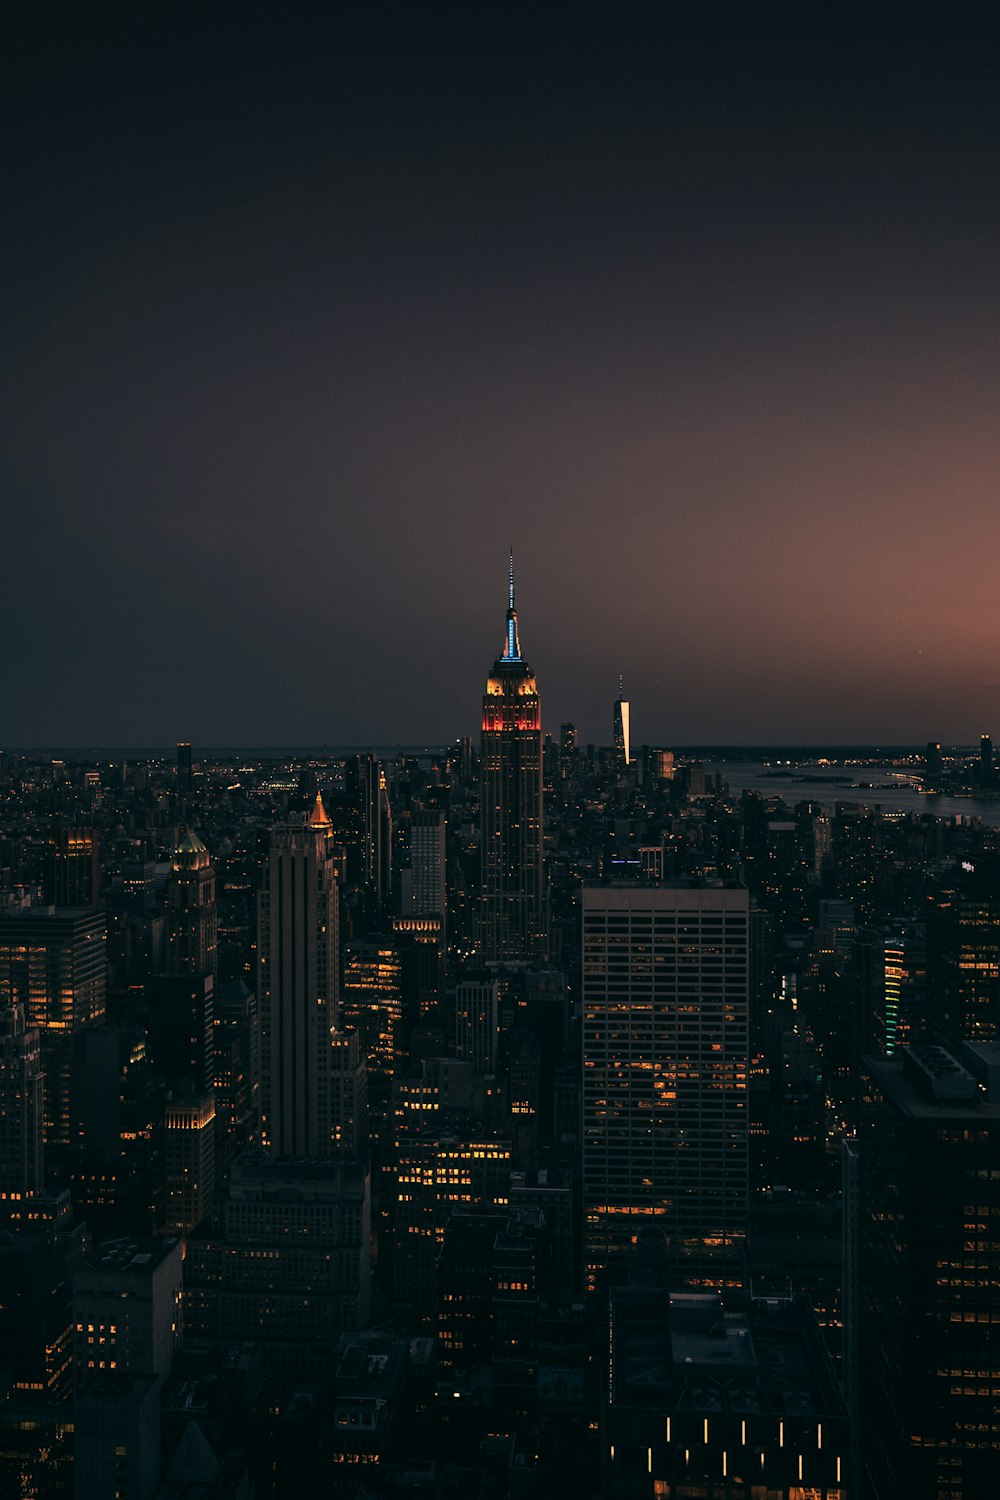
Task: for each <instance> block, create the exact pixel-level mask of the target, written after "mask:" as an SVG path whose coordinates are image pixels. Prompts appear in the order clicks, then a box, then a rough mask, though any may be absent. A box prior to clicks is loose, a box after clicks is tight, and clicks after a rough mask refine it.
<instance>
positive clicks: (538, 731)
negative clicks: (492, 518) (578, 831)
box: [480, 553, 545, 962]
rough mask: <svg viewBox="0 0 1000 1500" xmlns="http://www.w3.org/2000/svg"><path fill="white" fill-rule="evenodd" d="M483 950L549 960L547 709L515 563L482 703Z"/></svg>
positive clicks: (487, 955) (495, 955) (498, 956)
mask: <svg viewBox="0 0 1000 1500" xmlns="http://www.w3.org/2000/svg"><path fill="white" fill-rule="evenodd" d="M481 765H482V785H481V808H482V874H483V890H482V911H481V929H480V931H481V948H482V956H483V958H484V959H485V960H486V961H487V962H493V961H500V962H506V961H511V960H513V961H517V960H523V959H532V958H541V957H542V956H543V955H544V953H545V904H544V899H543V887H542V703H541V699H540V698H539V696H538V684H537V683H536V681H535V674H534V672H533V671H532V670H531V667H530V666H529V665H528V663H527V662H526V661H525V660H524V658H523V657H522V655H521V643H520V641H519V640H518V633H517V611H516V609H515V608H514V554H513V553H511V558H510V583H509V591H508V598H507V632H506V638H505V640H504V647H503V651H502V653H501V655H500V656H499V657H498V659H497V660H496V661H495V662H494V663H493V670H492V671H491V672H490V675H489V678H488V679H487V682H486V692H485V695H484V697H483V739H482V756H481Z"/></svg>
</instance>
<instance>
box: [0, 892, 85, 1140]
mask: <svg viewBox="0 0 1000 1500" xmlns="http://www.w3.org/2000/svg"><path fill="white" fill-rule="evenodd" d="M106 984H107V929H106V925H105V917H104V913H103V912H102V911H98V910H96V909H94V908H91V907H66V908H62V907H56V908H52V907H43V908H40V909H38V910H31V911H22V912H8V913H3V914H0V1008H3V1007H5V1006H7V1005H10V1004H11V1003H12V1002H14V1001H20V1003H21V1004H22V1005H23V1006H24V1015H25V1024H26V1025H27V1026H29V1027H37V1029H38V1033H39V1041H40V1043H41V1048H42V1061H43V1064H44V1066H45V1143H46V1146H53V1145H60V1146H65V1145H69V1142H70V1052H71V1047H72V1038H73V1037H74V1036H75V1035H76V1033H77V1032H78V1031H80V1030H81V1029H82V1028H83V1027H85V1026H88V1025H90V1024H91V1023H92V1022H96V1021H102V1020H103V1019H104V1004H105V992H106Z"/></svg>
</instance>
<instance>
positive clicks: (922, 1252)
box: [845, 1043, 1000, 1500]
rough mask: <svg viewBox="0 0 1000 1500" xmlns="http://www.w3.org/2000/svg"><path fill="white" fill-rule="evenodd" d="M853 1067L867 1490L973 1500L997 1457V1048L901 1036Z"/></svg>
mask: <svg viewBox="0 0 1000 1500" xmlns="http://www.w3.org/2000/svg"><path fill="white" fill-rule="evenodd" d="M864 1069H865V1073H866V1074H867V1077H866V1079H865V1087H864V1099H863V1106H862V1114H861V1125H860V1129H859V1132H858V1136H857V1140H856V1143H854V1153H853V1154H854V1157H855V1161H856V1166H855V1170H854V1172H853V1173H851V1174H849V1175H848V1177H847V1178H846V1179H845V1182H846V1185H847V1187H848V1201H847V1203H846V1204H845V1213H846V1216H847V1220H848V1225H849V1226H850V1230H851V1234H852V1236H853V1241H854V1242H853V1244H852V1243H851V1241H850V1239H849V1241H848V1252H849V1253H848V1265H849V1274H850V1277H851V1282H850V1284H849V1287H848V1291H849V1296H848V1299H847V1300H848V1307H849V1319H848V1329H847V1336H848V1350H849V1387H850V1391H851V1396H852V1401H853V1403H854V1405H855V1408H856V1417H857V1419H858V1423H859V1429H860V1431H859V1435H860V1441H861V1457H862V1466H863V1470H864V1473H865V1477H866V1485H865V1487H864V1493H865V1494H870V1495H872V1496H874V1497H876V1500H940V1497H942V1496H948V1497H949V1500H974V1497H978V1496H980V1495H986V1494H989V1493H991V1492H992V1491H993V1490H995V1488H996V1476H997V1473H998V1466H1000V1432H998V1429H997V1396H996V1393H997V1387H998V1382H1000V1351H998V1348H997V1344H996V1341H995V1339H994V1338H993V1330H994V1329H995V1328H996V1326H997V1324H998V1322H1000V1288H998V1283H997V1251H996V1233H997V1231H996V1225H997V1224H998V1222H1000V1175H998V1173H997V1161H998V1160H1000V1049H998V1047H997V1045H996V1043H977V1044H971V1045H970V1044H967V1045H966V1046H964V1047H963V1048H962V1049H961V1051H960V1052H956V1054H955V1055H954V1056H953V1055H951V1054H950V1053H949V1052H947V1051H946V1050H945V1049H944V1048H943V1047H937V1046H926V1045H923V1046H913V1047H901V1048H900V1049H899V1050H898V1052H897V1053H896V1055H895V1056H894V1057H891V1058H886V1057H877V1056H870V1057H866V1058H865V1059H864ZM852 1493H853V1491H852Z"/></svg>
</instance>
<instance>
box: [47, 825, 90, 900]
mask: <svg viewBox="0 0 1000 1500" xmlns="http://www.w3.org/2000/svg"><path fill="white" fill-rule="evenodd" d="M100 890H101V865H100V860H99V857H98V841H97V833H96V831H95V830H94V829H93V828H57V829H55V830H54V831H53V832H52V833H50V834H48V835H47V836H46V839H45V855H44V858H43V862H42V899H43V900H44V901H45V902H46V903H47V904H48V905H49V906H96V905H97V903H98V901H99V899H100Z"/></svg>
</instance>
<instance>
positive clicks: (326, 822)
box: [309, 792, 332, 828]
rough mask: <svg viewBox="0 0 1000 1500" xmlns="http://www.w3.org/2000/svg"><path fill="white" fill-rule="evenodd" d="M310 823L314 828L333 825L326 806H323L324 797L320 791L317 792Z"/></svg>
mask: <svg viewBox="0 0 1000 1500" xmlns="http://www.w3.org/2000/svg"><path fill="white" fill-rule="evenodd" d="M309 823H310V826H311V827H312V828H330V827H331V826H332V825H331V823H330V819H329V818H328V817H327V813H326V808H325V807H324V806H323V798H322V797H321V796H320V794H319V792H317V793H316V805H315V806H314V808H313V810H312V812H311V813H310V815H309Z"/></svg>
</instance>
